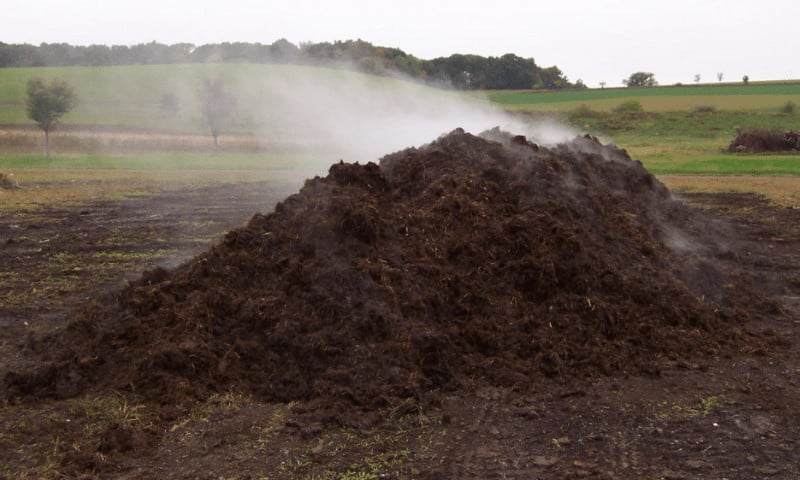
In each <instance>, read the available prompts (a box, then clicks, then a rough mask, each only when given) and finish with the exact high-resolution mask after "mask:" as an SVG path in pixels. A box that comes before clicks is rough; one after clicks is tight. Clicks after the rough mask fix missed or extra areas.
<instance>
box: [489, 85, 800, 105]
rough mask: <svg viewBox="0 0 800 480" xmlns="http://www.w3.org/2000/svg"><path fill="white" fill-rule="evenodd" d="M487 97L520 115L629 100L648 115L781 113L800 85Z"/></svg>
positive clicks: (799, 95) (798, 96)
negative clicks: (705, 109)
mask: <svg viewBox="0 0 800 480" xmlns="http://www.w3.org/2000/svg"><path fill="white" fill-rule="evenodd" d="M487 96H488V98H489V99H490V100H491V101H492V102H495V103H497V104H499V105H503V106H504V107H505V108H508V109H512V110H518V111H526V110H555V111H569V110H573V109H575V108H578V107H581V106H586V107H588V108H591V109H593V110H598V111H610V110H612V109H613V108H614V107H615V106H617V105H619V104H620V103H621V102H622V101H624V100H628V99H636V100H638V101H639V102H640V103H641V104H642V106H643V107H644V109H645V110H646V111H662V112H663V111H676V110H692V109H694V108H695V107H698V106H712V107H715V108H717V109H721V110H747V111H753V110H758V111H779V110H780V109H781V108H782V107H783V106H784V105H785V104H786V102H789V101H791V102H794V103H795V104H800V81H797V82H775V83H751V84H749V85H743V84H719V85H706V84H704V85H684V86H670V87H647V88H605V89H591V90H572V91H563V92H560V91H555V92H553V91H500V92H488V93H487Z"/></svg>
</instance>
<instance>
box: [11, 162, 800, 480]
mask: <svg viewBox="0 0 800 480" xmlns="http://www.w3.org/2000/svg"><path fill="white" fill-rule="evenodd" d="M401 173H402V172H401ZM489 173H490V174H491V175H498V172H496V171H491V172H489ZM363 175H365V174H363V173H361V172H349V171H340V173H339V174H338V178H335V179H333V180H332V181H335V182H337V185H339V186H342V185H344V184H345V183H347V185H350V183H353V184H356V183H359V182H361V181H363V180H364V177H363ZM367 179H369V178H367ZM345 180H346V182H344V181H345ZM365 185H366V183H365ZM337 188H338V187H337ZM369 188H372V187H369ZM436 188H447V184H446V183H442V184H441V185H439V186H437V187H436ZM336 191H337V190H334V192H336ZM287 193H289V192H286V191H282V190H280V189H279V188H276V187H275V185H270V184H259V183H248V184H239V185H224V186H219V187H209V188H204V189H194V190H185V191H179V192H171V193H169V194H167V195H163V196H158V195H153V196H142V197H136V198H129V199H126V200H122V201H102V202H95V203H92V204H86V205H81V206H77V207H74V208H73V207H70V208H63V209H52V208H51V209H39V210H31V211H18V212H15V213H14V214H13V215H7V216H3V217H2V218H0V266H1V267H0V281H1V283H0V300H2V301H0V326H1V327H2V328H0V358H2V360H3V362H2V365H0V374H2V375H6V374H7V373H8V372H24V371H30V370H32V369H36V368H39V367H42V366H43V365H45V364H46V363H47V362H49V361H51V360H52V355H50V352H49V351H48V349H50V348H51V347H53V346H54V345H61V343H64V342H63V339H62V342H61V343H59V342H55V343H54V341H53V340H52V338H51V337H48V334H50V333H52V332H58V334H59V336H61V337H64V336H66V335H70V334H72V333H76V334H77V336H80V335H86V334H85V332H80V331H78V332H75V331H74V330H70V329H69V328H68V327H67V325H68V324H70V322H71V321H72V320H73V319H74V318H76V317H80V316H85V315H86V313H85V312H87V311H92V306H91V305H92V304H98V305H107V304H112V303H114V301H115V299H116V298H120V297H124V296H125V294H123V293H121V292H123V291H124V288H123V287H124V286H125V284H126V281H128V280H136V279H138V278H139V276H140V272H142V271H143V270H145V269H152V268H153V267H155V266H162V267H164V268H167V269H171V268H174V267H176V266H178V265H179V264H182V263H183V262H188V261H190V260H192V258H193V257H194V256H195V255H198V254H202V253H203V252H204V251H206V250H207V249H208V245H209V243H210V242H211V243H213V242H215V241H218V240H219V239H221V238H222V235H223V234H224V233H225V232H226V231H228V230H230V229H233V228H236V227H240V226H241V225H243V224H244V223H245V222H246V221H247V220H248V219H249V218H250V217H251V216H252V215H253V214H254V213H256V212H262V213H266V212H269V211H270V210H271V209H272V208H273V206H274V204H275V202H277V201H279V200H282V199H283V198H284V197H285V196H286V194H287ZM454 198H457V197H454ZM682 200H683V201H684V202H686V203H688V204H689V205H691V208H690V211H691V212H693V215H697V216H698V217H697V218H701V219H704V221H706V222H708V223H709V224H714V225H716V228H715V231H717V232H724V237H720V238H719V239H718V241H719V243H720V244H723V245H724V246H725V248H724V249H723V251H722V252H721V253H720V254H718V256H717V257H715V259H716V261H717V262H718V264H717V265H716V267H717V269H716V270H715V272H716V273H710V274H709V277H708V279H707V282H709V283H714V282H715V281H716V280H717V277H718V276H719V273H718V271H722V272H726V271H729V270H730V271H735V272H737V275H738V272H746V273H747V275H748V279H750V283H747V282H740V283H736V285H735V287H736V288H741V286H742V285H746V286H749V288H751V289H752V290H754V291H757V293H759V294H760V295H764V296H765V297H767V298H769V301H765V302H761V303H759V304H758V307H759V308H761V309H763V310H764V311H762V312H761V314H760V315H749V316H748V317H747V318H746V319H737V320H736V327H735V328H736V329H737V330H740V331H741V332H742V333H739V334H738V335H739V338H740V339H741V342H740V343H738V344H737V343H736V342H734V343H733V345H728V344H724V345H721V346H719V347H718V350H715V345H717V344H716V343H713V342H712V343H710V344H709V343H706V342H703V341H702V339H698V338H696V337H697V336H698V335H706V336H708V337H709V338H715V339H716V338H718V337H719V338H726V337H725V332H719V331H714V330H713V329H719V328H720V326H719V325H718V324H715V323H712V324H710V327H704V328H710V329H712V330H708V329H706V330H703V329H702V328H700V327H696V328H687V329H685V330H683V331H684V332H685V334H686V338H685V341H686V342H687V344H691V345H698V346H699V347H702V349H703V351H702V352H697V354H692V353H691V352H689V353H687V354H686V355H677V354H672V355H670V354H665V355H663V356H659V355H655V356H653V357H647V365H646V366H645V367H644V368H639V367H637V366H636V365H630V366H625V365H624V363H623V364H622V365H616V364H613V362H612V367H611V368H607V372H605V373H602V372H601V373H598V372H597V370H602V369H599V368H595V367H585V368H583V367H582V368H583V369H581V370H580V371H581V372H584V370H587V371H588V373H586V372H584V373H583V374H580V375H559V374H558V372H551V373H554V374H552V375H535V376H534V377H533V381H531V382H527V383H526V382H524V381H519V380H517V379H516V377H514V378H512V379H510V380H498V379H490V381H475V382H474V383H473V384H471V385H470V386H469V388H452V385H450V383H447V382H446V381H445V380H442V382H443V383H442V384H441V385H439V387H442V388H441V389H439V390H438V393H437V394H436V398H435V399H433V400H430V401H429V400H428V399H427V397H425V393H424V388H423V387H424V384H421V386H419V385H417V384H414V385H416V388H418V389H419V390H420V391H422V393H419V392H415V394H414V395H408V396H407V397H408V398H409V399H410V400H408V401H405V400H403V398H404V396H403V395H402V394H397V395H393V396H392V395H389V396H388V399H389V400H388V401H387V402H386V403H387V404H385V405H383V406H382V407H380V408H378V407H375V408H372V407H371V408H366V409H365V408H362V407H359V406H358V405H359V403H354V404H349V403H347V402H344V403H336V404H335V405H334V406H333V408H339V409H344V410H350V411H345V412H338V413H334V414H329V413H327V412H328V410H329V409H324V408H322V409H321V408H320V407H319V405H317V404H315V402H314V400H319V398H323V399H324V398H327V397H320V396H317V397H314V395H310V398H311V400H310V401H303V400H286V401H274V400H269V398H270V396H271V397H276V396H280V395H279V393H276V392H274V391H272V390H270V391H269V395H265V394H263V393H262V392H260V391H258V390H257V389H253V388H249V389H231V390H227V391H226V390H220V389H218V388H197V387H191V388H190V387H188V386H186V385H181V384H180V382H176V383H174V384H172V385H175V388H177V389H179V390H180V389H185V390H186V391H187V392H190V393H191V394H192V395H194V396H195V397H197V398H193V400H192V401H189V402H184V403H174V402H166V403H165V404H158V403H157V402H156V403H154V402H153V401H152V399H151V398H147V396H146V395H145V396H144V397H142V396H140V395H137V394H136V392H132V391H130V390H128V389H127V388H128V387H127V386H126V384H124V383H123V384H120V383H119V382H115V381H114V379H103V380H102V381H100V382H99V384H103V385H116V387H115V388H106V387H102V386H101V387H100V388H86V390H85V391H75V392H69V391H66V390H68V389H69V385H80V384H81V378H80V375H78V376H76V377H74V378H71V379H69V378H68V379H67V380H68V381H66V382H65V381H64V379H63V378H61V377H59V376H57V375H56V376H53V377H52V378H51V379H50V380H51V382H52V384H50V385H49V386H48V385H45V387H47V388H50V389H51V390H52V391H54V392H60V393H59V395H50V396H48V395H43V396H41V397H39V398H22V400H19V399H15V398H13V396H11V395H7V396H6V397H5V398H4V400H5V403H4V405H3V406H2V411H0V412H1V413H2V415H1V416H0V452H1V453H0V478H131V479H132V478H148V479H149V478H152V479H155V478H201V479H218V478H226V479H228V478H238V479H246V478H270V479H273V478H343V479H357V478H358V479H370V478H375V479H377V478H398V479H399V478H420V479H427V478H431V479H432V478H476V479H477V478H519V479H523V478H524V479H529V478H602V479H661V478H665V479H695V478H698V479H700V478H729V479H750V478H753V479H756V478H759V479H760V478H775V479H793V478H798V477H800V451H798V447H797V445H796V439H797V438H798V437H799V436H800V385H798V374H800V351H798V349H797V344H798V341H800V210H798V209H793V208H785V207H777V206H775V205H772V204H770V203H769V202H767V201H766V200H764V199H763V198H762V197H759V196H757V195H753V194H683V196H682ZM365 205H367V206H369V203H366V204H365ZM440 207H442V208H452V207H453V205H449V206H448V205H441V204H437V207H436V208H440ZM465 207H472V205H467V204H466V203H462V204H461V205H460V207H459V208H460V209H461V212H462V213H464V212H468V210H464V209H465ZM284 208H291V202H289V204H288V206H285V207H284ZM365 208H366V207H365ZM475 208H477V207H475ZM356 213H359V214H360V213H363V212H361V211H356ZM609 215H610V214H609ZM609 218H615V217H611V216H610V217H609ZM346 219H348V221H349V222H351V225H349V226H348V228H349V227H353V228H350V230H351V232H350V233H352V232H355V233H356V234H357V235H358V236H359V238H358V239H357V240H359V241H364V242H372V241H375V239H374V238H372V237H373V236H374V235H376V234H375V233H374V232H372V231H371V230H369V228H368V227H369V225H370V224H369V222H366V221H365V219H364V217H363V216H357V215H354V216H349V217H346ZM623 220H624V219H623ZM254 222H255V223H254V224H253V225H258V224H259V222H262V223H263V222H264V220H254ZM343 225H344V224H343ZM395 226H397V227H398V228H399V227H400V225H395ZM623 226H624V224H623ZM254 228H255V227H253V226H252V225H251V227H250V230H239V232H240V233H241V234H244V233H248V232H250V231H251V230H253V229H254ZM343 228H344V227H343ZM696 228H702V225H699V226H697V227H696ZM371 232H372V233H371ZM346 233H347V232H346ZM403 234H404V235H409V232H408V226H406V230H405V231H404V232H403ZM411 234H413V232H411ZM239 236H244V235H239ZM227 238H228V239H229V240H230V238H231V237H230V235H229V236H228V237H227ZM237 239H238V237H237ZM220 245H222V244H220ZM553 248H555V247H553ZM220 249H222V247H221V246H220ZM233 251H234V252H236V251H237V250H233ZM468 253H469V252H466V254H468ZM482 253H483V252H478V254H482ZM462 254H463V253H462ZM390 260H391V259H390ZM223 265H224V263H223ZM700 270H702V268H700ZM387 275H391V272H390V273H389V274H387ZM381 279H382V281H384V280H385V279H384V278H383V277H381ZM190 280H191V278H190ZM163 281H164V280H163V279H160V278H155V277H153V278H152V284H153V285H162V284H163ZM169 281H172V280H169ZM174 281H175V282H178V278H177V275H175V279H174ZM196 281H199V280H196ZM159 282H161V283H159ZM145 283H147V282H145ZM723 287H725V286H724V285H723ZM243 288H244V287H243ZM608 288H612V286H610V287H608ZM165 291H166V290H163V289H161V287H159V290H158V291H157V292H156V293H154V294H152V295H155V296H156V297H158V296H159V295H161V294H162V293H163V292H165ZM751 293H752V292H745V291H741V292H739V291H734V292H732V293H730V295H731V296H741V297H742V298H750V297H748V295H750V294H751ZM148 295H150V293H148ZM137 298H138V297H137ZM146 298H151V297H149V296H148V297H146ZM754 298H755V297H754ZM669 300H670V299H667V302H666V303H669ZM674 301H675V302H681V301H682V299H680V298H679V297H676V298H675V299H674ZM479 303H481V302H480V299H478V300H476V303H475V305H478V304H479ZM87 304H88V305H89V306H88V307H87ZM589 307H591V303H590V304H589ZM97 308H98V309H100V308H101V307H99V306H98V307H97ZM473 308H475V309H477V308H478V307H477V306H474V307H473ZM684 308H686V309H688V308H689V307H686V306H685V305H676V309H677V310H680V311H683V309H684ZM698 308H699V307H698ZM677 310H676V311H677ZM732 311H734V312H736V311H737V310H736V309H733V310H732ZM77 312H84V313H80V314H78V313H77ZM697 312H699V313H693V314H692V315H702V314H703V313H702V310H698V311H697ZM72 325H73V328H75V327H74V325H75V324H74V323H73V324H72ZM78 325H79V326H80V325H81V324H80V322H78ZM551 327H552V326H551ZM264 328H266V326H265V327H264ZM665 328H666V327H665ZM731 328H733V327H731ZM162 333H164V335H169V334H170V333H169V332H162ZM311 333H313V332H311ZM115 335H116V333H115ZM742 337H744V338H742ZM309 338H311V337H309ZM623 338H625V337H623ZM108 340H109V342H110V341H112V340H113V341H119V337H114V338H112V337H110V336H109V337H108ZM153 340H154V341H155V340H157V339H153ZM678 340H680V338H678ZM498 341H500V340H498ZM626 341H630V340H626ZM154 343H155V342H154ZM76 344H78V345H82V344H80V343H76ZM117 345H123V344H121V343H117ZM737 345H740V347H737ZM185 346H186V348H187V349H190V350H191V349H192V348H195V347H196V346H193V345H185ZM190 347H191V348H190ZM81 348H82V347H81ZM482 348H486V347H485V346H484V347H482ZM631 348H632V347H630V346H628V347H620V350H619V351H621V352H622V353H625V352H632V351H633V350H631ZM232 351H233V349H232ZM95 353H96V352H95V351H93V350H89V349H87V350H86V351H85V354H86V355H87V358H85V359H83V358H81V357H80V355H78V359H77V360H76V362H77V363H78V364H79V365H82V364H83V363H86V364H91V363H92V362H93V361H94V360H93V359H92V358H91V356H92V355H94V354H95ZM445 353H446V352H445ZM442 355H444V353H443V354H442ZM401 356H402V355H400V354H398V358H400V357H401ZM122 358H124V357H122ZM448 358H449V357H448ZM487 358H491V356H487ZM497 358H498V361H501V360H502V361H507V362H509V364H511V361H512V360H513V359H508V358H501V357H499V356H498V357H497ZM623 358H624V357H623ZM630 358H631V359H632V360H631V362H638V361H639V360H640V359H639V358H638V357H636V356H631V357H630ZM593 361H595V360H593ZM82 362H83V363H82ZM198 365H199V364H198ZM469 365H472V364H469ZM547 365H549V364H547ZM547 365H545V367H547ZM614 365H616V366H614ZM399 366H402V365H399ZM128 367H130V366H129V365H120V366H119V371H126V370H127V369H128ZM423 367H426V366H425V365H422V366H421V370H420V371H421V372H422V374H424V375H429V376H431V378H434V374H437V372H438V371H437V370H436V368H433V367H432V366H430V365H428V366H427V369H426V368H423ZM474 368H476V369H477V368H478V367H474ZM480 368H481V369H483V370H476V371H479V372H481V373H483V374H486V373H487V372H492V371H494V370H492V368H493V367H492V365H481V366H480ZM542 368H543V366H542V365H537V366H536V369H539V370H540V369H542ZM548 368H549V367H548ZM563 368H564V369H566V368H567V367H566V366H564V367H563ZM576 368H577V367H576ZM156 370H158V368H154V372H155V371H156ZM545 370H547V368H545ZM498 371H500V370H498ZM104 372H105V371H104ZM412 373H414V371H413V370H412ZM198 378H203V379H204V380H207V381H208V382H209V385H210V383H211V380H213V379H215V378H216V377H214V376H207V377H202V376H198ZM415 378H416V377H415ZM412 380H413V378H412ZM131 381H132V382H133V381H139V380H136V379H134V380H131ZM302 381H303V379H302V378H300V379H295V383H302ZM11 383H12V384H13V383H14V382H11ZM137 385H139V384H137ZM286 385H287V388H289V387H292V388H296V385H295V384H290V383H287V384H286ZM448 386H449V387H450V388H444V387H448ZM139 388H140V389H146V388H147V386H146V385H140V386H139ZM326 388H327V387H326ZM353 392H355V393H354V394H358V393H359V391H357V390H356V389H355V387H354V388H353ZM287 395H288V394H287ZM289 396H290V397H291V395H289ZM165 398H166V397H165ZM363 404H364V400H363V399H362V400H361V403H360V405H362V406H363ZM318 411H322V412H323V413H325V415H322V416H320V415H315V414H314V413H315V412H318Z"/></svg>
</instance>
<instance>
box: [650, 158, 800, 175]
mask: <svg viewBox="0 0 800 480" xmlns="http://www.w3.org/2000/svg"><path fill="white" fill-rule="evenodd" d="M641 161H642V163H643V164H644V166H645V167H646V168H647V170H649V171H650V172H652V173H654V174H690V175H699V174H720V175H800V156H798V155H742V154H722V153H719V154H705V153H694V152H686V153H683V154H680V155H675V156H674V157H671V158H670V157H666V156H663V155H662V156H660V157H649V158H648V156H644V157H642V158H641Z"/></svg>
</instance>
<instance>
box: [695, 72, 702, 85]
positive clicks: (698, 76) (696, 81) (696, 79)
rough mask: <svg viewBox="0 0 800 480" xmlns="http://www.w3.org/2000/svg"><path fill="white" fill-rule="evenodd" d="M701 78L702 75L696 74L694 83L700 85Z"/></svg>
mask: <svg viewBox="0 0 800 480" xmlns="http://www.w3.org/2000/svg"><path fill="white" fill-rule="evenodd" d="M701 77H702V75H700V74H699V73H696V74H695V75H694V83H700V78H701Z"/></svg>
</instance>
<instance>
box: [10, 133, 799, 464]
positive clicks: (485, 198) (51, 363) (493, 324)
mask: <svg viewBox="0 0 800 480" xmlns="http://www.w3.org/2000/svg"><path fill="white" fill-rule="evenodd" d="M289 193H291V192H289V191H287V189H286V188H283V189H282V188H280V186H276V185H275V184H274V183H268V182H250V183H241V184H227V185H219V186H209V187H203V188H187V189H182V190H180V189H179V190H173V191H169V192H166V193H162V194H153V195H146V196H137V197H132V198H127V199H123V200H115V201H111V200H103V201H94V202H90V203H84V204H78V205H69V206H65V207H58V208H56V207H48V208H35V209H24V208H23V209H19V210H16V211H14V212H13V214H10V215H5V216H3V217H2V218H0V265H1V267H0V281H1V282H2V283H0V325H1V326H2V328H1V329H0V358H2V360H3V361H2V364H1V365H0V375H2V376H3V384H2V387H0V399H2V402H3V404H2V407H1V408H2V410H1V411H2V415H1V416H0V478H125V479H134V478H136V479H156V478H176V479H178V478H181V479H182V478H201V479H218V478H226V479H227V478H239V479H246V478H254V479H255V478H270V479H273V478H340V479H372V478H374V479H378V478H392V479H394V478H396V479H401V478H409V479H410V478H419V479H433V478H476V479H477V478H519V479H523V478H524V479H529V478H601V479H642V478H644V479H662V478H668V479H684V478H685V479H694V478H731V479H733V478H736V479H749V478H776V479H790V478H798V476H800V467H798V465H800V451H798V448H797V446H796V441H795V439H796V438H798V435H799V434H800V418H799V417H798V412H800V385H798V374H800V354H799V353H798V350H797V347H796V345H797V342H798V340H800V210H799V209H797V208H787V207H785V206H780V205H778V204H775V203H773V202H770V201H769V200H768V199H766V198H765V197H763V196H759V195H755V194H747V193H691V192H683V193H681V195H680V200H679V201H678V200H676V199H675V198H674V197H673V196H672V195H670V193H669V191H668V190H667V189H666V187H664V185H663V184H661V183H660V182H659V181H658V180H656V179H655V178H654V177H652V176H651V175H649V174H648V173H647V172H646V171H644V169H643V168H642V167H641V165H640V164H638V163H637V162H635V161H632V160H631V159H630V158H627V156H626V155H625V154H624V152H622V151H619V150H616V149H613V148H612V147H604V146H601V145H599V144H598V143H597V142H596V141H594V140H592V139H581V140H576V142H574V143H573V144H570V145H566V146H561V147H558V148H553V149H546V148H543V147H538V146H536V145H532V144H530V143H528V142H526V141H525V139H524V138H520V137H513V138H512V137H505V136H503V135H501V134H494V135H489V136H488V137H487V138H478V137H473V136H471V135H468V134H464V133H463V132H454V133H452V134H450V135H448V136H446V137H443V138H441V139H439V140H438V141H437V142H434V143H433V144H431V145H430V146H427V147H425V148H421V149H409V150H407V151H403V152H398V153H396V154H392V155H389V156H387V157H385V158H383V159H382V160H381V162H380V165H375V164H368V165H348V164H336V165H333V166H332V167H331V170H330V173H329V175H328V176H327V177H324V178H314V179H309V180H308V181H307V182H306V184H305V186H304V187H303V188H302V189H301V190H300V191H299V192H297V193H294V194H293V195H290V196H287V195H288V194H289ZM209 244H211V247H210V248H209ZM143 271H144V272H145V273H144V274H142V272H143Z"/></svg>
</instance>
